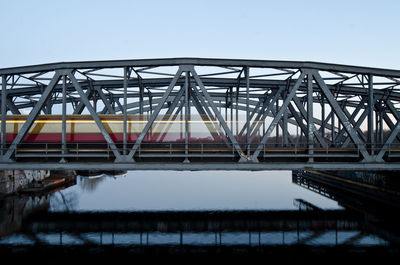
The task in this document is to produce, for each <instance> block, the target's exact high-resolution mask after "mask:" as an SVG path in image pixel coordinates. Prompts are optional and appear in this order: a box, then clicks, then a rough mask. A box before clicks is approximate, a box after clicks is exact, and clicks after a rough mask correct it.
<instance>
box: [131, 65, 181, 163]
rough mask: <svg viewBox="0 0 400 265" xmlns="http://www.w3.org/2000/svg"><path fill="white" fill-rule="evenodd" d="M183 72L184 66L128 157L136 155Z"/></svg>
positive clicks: (176, 75) (179, 70)
mask: <svg viewBox="0 0 400 265" xmlns="http://www.w3.org/2000/svg"><path fill="white" fill-rule="evenodd" d="M182 72H183V67H182V66H180V67H179V69H178V71H177V72H176V74H175V76H174V78H173V79H172V81H171V83H170V84H169V86H168V88H167V90H166V91H165V93H164V95H163V97H162V98H161V101H160V103H159V104H158V105H157V107H156V108H155V110H154V112H153V113H152V115H151V117H150V119H149V121H148V122H147V123H146V125H145V126H144V128H143V130H142V132H141V133H140V135H139V137H138V139H137V140H136V142H135V144H134V145H133V147H132V149H131V151H130V152H129V154H128V155H127V158H128V159H133V156H134V155H135V153H136V151H137V149H138V148H139V146H140V144H141V143H142V141H143V139H144V137H145V136H146V134H147V132H148V131H149V129H150V127H151V126H152V125H153V122H154V121H155V119H156V118H157V116H158V114H159V113H160V110H161V109H162V108H163V106H164V103H165V101H166V100H167V98H168V96H169V94H170V93H171V91H172V89H174V87H175V85H176V82H177V81H178V79H179V78H180V76H181V75H182Z"/></svg>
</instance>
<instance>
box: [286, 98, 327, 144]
mask: <svg viewBox="0 0 400 265" xmlns="http://www.w3.org/2000/svg"><path fill="white" fill-rule="evenodd" d="M293 102H294V104H296V107H297V108H298V109H299V112H300V114H301V117H303V119H304V120H306V121H307V118H308V116H307V114H308V113H307V111H306V110H305V108H304V106H303V104H301V102H300V99H299V98H298V97H297V96H296V95H294V97H293ZM292 114H293V112H292ZM313 120H314V121H315V120H316V119H315V118H314V119H313ZM307 122H308V121H307ZM311 129H312V132H313V133H314V135H315V137H316V138H317V140H318V142H319V143H320V144H321V145H322V146H323V147H324V148H326V147H327V146H328V144H327V143H326V141H325V139H324V137H323V136H322V135H321V134H320V132H319V130H317V128H315V126H312V128H311ZM303 132H304V133H305V134H304V135H308V130H306V131H303Z"/></svg>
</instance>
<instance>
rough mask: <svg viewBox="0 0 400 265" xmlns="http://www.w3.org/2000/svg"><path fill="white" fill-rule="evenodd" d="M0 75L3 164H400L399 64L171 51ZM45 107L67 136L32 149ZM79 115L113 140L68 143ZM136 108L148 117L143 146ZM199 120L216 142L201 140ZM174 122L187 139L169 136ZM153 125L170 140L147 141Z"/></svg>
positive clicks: (392, 166) (174, 167) (201, 166)
mask: <svg viewBox="0 0 400 265" xmlns="http://www.w3.org/2000/svg"><path fill="white" fill-rule="evenodd" d="M0 75H1V88H2V89H1V155H0V169H18V168H21V169H22V168H25V169H37V168H40V169H43V168H48V169H132V170H133V169H163V170H164V169H171V170H218V169H225V170H226V169H228V170H230V169H231V170H240V169H243V170H264V169H299V168H303V169H308V168H314V169H348V170H350V169H358V170H398V169H400V163H399V162H400V143H399V140H400V135H399V131H400V112H399V110H398V107H399V103H400V91H399V88H400V87H399V86H400V71H397V70H389V69H379V68H370V67H357V66H348V65H337V64H326V63H315V62H290V61H261V60H234V59H205V58H171V59H145V60H120V61H93V62H68V63H64V62H63V63H54V64H43V65H34V66H24V67H15V68H3V69H0ZM21 114H25V115H27V116H26V119H25V122H24V123H23V125H22V127H21V129H20V130H19V131H18V133H17V134H16V135H15V137H14V138H13V140H12V141H11V142H8V141H6V133H5V132H6V126H7V120H8V118H7V117H9V116H10V115H21ZM43 114H47V115H60V116H61V120H62V121H61V123H62V127H61V128H62V129H61V131H60V134H61V141H60V142H59V143H41V144H40V145H33V144H31V145H30V144H28V143H26V142H25V139H26V137H27V135H28V134H29V131H30V130H31V128H32V126H34V124H35V122H37V121H38V119H39V118H40V117H41V116H40V115H43ZM72 114H74V115H83V114H86V115H90V116H91V118H92V119H93V121H94V122H95V124H96V125H97V126H98V130H99V132H100V133H101V134H102V136H103V137H104V143H105V144H98V145H96V144H87V143H86V144H85V143H69V142H68V141H67V137H66V135H67V123H68V120H67V117H68V115H72ZM103 114H113V115H119V116H120V117H122V126H123V139H122V141H116V140H115V139H113V137H111V136H110V131H109V130H107V123H105V122H104V120H102V119H103V118H102V117H103V116H102V115H103ZM134 114H135V115H136V114H140V115H142V116H141V117H143V116H146V119H145V121H144V123H143V126H142V127H141V131H140V132H139V133H138V135H137V139H136V140H135V141H134V142H132V141H129V124H128V116H129V115H134ZM196 115H198V116H199V117H201V122H202V123H203V124H204V126H205V128H207V130H208V132H209V135H210V137H211V138H212V139H213V142H212V143H209V142H201V141H196V142H193V141H191V129H190V128H191V126H192V124H191V122H192V117H194V116H196ZM13 117H14V116H13ZM173 122H178V123H180V124H181V134H182V139H181V141H174V142H165V141H158V140H159V139H160V138H161V139H163V136H162V135H163V134H164V135H166V134H168V127H169V126H168V124H169V123H173ZM154 130H157V131H158V132H161V135H159V136H157V137H158V138H157V137H156V138H154V137H153V138H151V137H150V138H151V139H155V141H154V142H153V143H152V142H149V141H144V140H145V139H148V137H149V135H151V134H152V131H154ZM146 137H147V138H146ZM164 137H165V136H164ZM157 139H158V140H157Z"/></svg>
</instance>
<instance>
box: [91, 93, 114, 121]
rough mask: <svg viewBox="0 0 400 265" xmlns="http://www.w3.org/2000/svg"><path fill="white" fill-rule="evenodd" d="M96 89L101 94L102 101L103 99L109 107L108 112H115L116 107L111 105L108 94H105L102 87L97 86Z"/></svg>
mask: <svg viewBox="0 0 400 265" xmlns="http://www.w3.org/2000/svg"><path fill="white" fill-rule="evenodd" d="M94 90H95V91H96V92H97V94H99V96H100V98H101V101H103V103H104V106H105V107H106V108H107V110H108V113H109V114H115V111H114V108H113V107H112V106H111V104H110V102H109V100H108V98H107V97H106V95H105V94H104V92H103V90H102V89H101V87H98V86H95V87H94Z"/></svg>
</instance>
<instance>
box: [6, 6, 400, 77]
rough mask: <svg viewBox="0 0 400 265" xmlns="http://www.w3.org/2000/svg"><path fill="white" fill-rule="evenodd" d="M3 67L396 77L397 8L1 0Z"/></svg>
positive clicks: (398, 59) (399, 64)
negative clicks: (245, 63) (337, 69)
mask: <svg viewBox="0 0 400 265" xmlns="http://www.w3.org/2000/svg"><path fill="white" fill-rule="evenodd" d="M0 7H1V8H0V10H1V15H0V26H1V29H2V34H1V41H0V68H4V67H11V66H19V65H29V64H40V63H51V62H59V61H85V60H115V59H139V58H168V57H210V58H243V59H265V60H268V59H271V60H302V61H320V62H330V63H342V64H352V65H362V66H371V67H383V68H393V69H400V52H399V47H400V45H399V44H400V34H399V25H400V23H399V20H398V14H399V12H400V1H395V0H381V1H368V0H363V1H351V0H347V1H342V0H336V1H311V0H310V1H307V0H304V1H290V0H289V1H253V0H247V1H235V0H230V1H217V0H213V1H210V0H204V1H178V0H169V1H143V0H142V1H134V0H132V1H124V0H113V1H103V0H94V1H91V0H87V1H83V0H78V1H77V0H68V1H61V0H60V1H54V0H53V1H46V0H36V1H22V0H13V1H7V0H0Z"/></svg>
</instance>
